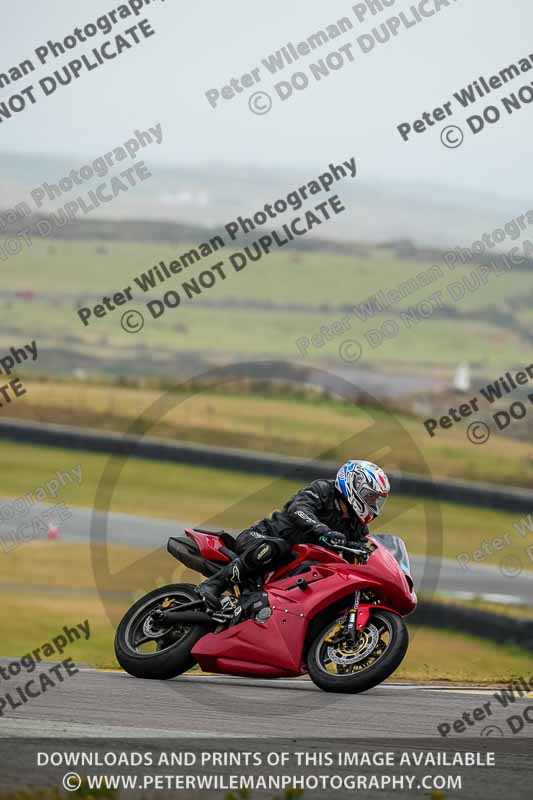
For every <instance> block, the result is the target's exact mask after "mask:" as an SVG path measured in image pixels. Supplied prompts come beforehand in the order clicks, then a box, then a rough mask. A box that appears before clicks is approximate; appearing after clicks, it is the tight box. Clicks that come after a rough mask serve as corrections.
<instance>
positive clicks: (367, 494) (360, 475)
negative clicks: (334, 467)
mask: <svg viewBox="0 0 533 800" xmlns="http://www.w3.org/2000/svg"><path fill="white" fill-rule="evenodd" d="M335 487H336V488H337V490H338V491H339V492H340V493H341V494H342V495H343V497H345V498H346V500H347V501H348V503H349V504H350V506H351V507H352V508H353V510H354V511H355V513H356V514H357V516H358V517H359V519H360V520H361V522H362V523H363V525H366V524H367V523H368V522H372V520H373V519H374V518H375V517H377V516H379V514H381V511H382V510H383V506H384V505H385V500H386V499H387V497H388V496H389V492H390V483H389V479H388V478H387V476H386V474H385V473H384V472H383V470H382V469H381V467H378V466H377V465H376V464H372V462H371V461H347V462H346V464H343V466H342V467H341V468H340V469H339V471H338V472H337V478H336V480H335Z"/></svg>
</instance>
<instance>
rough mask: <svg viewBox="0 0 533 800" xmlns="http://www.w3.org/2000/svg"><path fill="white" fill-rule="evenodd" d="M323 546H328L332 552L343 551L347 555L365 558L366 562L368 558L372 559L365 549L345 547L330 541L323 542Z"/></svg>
mask: <svg viewBox="0 0 533 800" xmlns="http://www.w3.org/2000/svg"><path fill="white" fill-rule="evenodd" d="M321 541H322V537H321ZM323 544H326V545H327V546H328V547H330V548H331V549H332V550H342V551H343V552H345V553H352V555H354V556H365V559H366V560H368V558H369V557H370V553H369V552H368V550H367V549H366V548H365V547H345V546H344V545H342V544H334V543H333V542H328V541H325V542H323Z"/></svg>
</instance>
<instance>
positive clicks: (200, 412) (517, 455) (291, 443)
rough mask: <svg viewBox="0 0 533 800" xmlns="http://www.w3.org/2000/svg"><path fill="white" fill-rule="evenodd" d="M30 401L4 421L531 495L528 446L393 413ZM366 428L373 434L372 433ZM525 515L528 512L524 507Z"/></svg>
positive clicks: (296, 404)
mask: <svg viewBox="0 0 533 800" xmlns="http://www.w3.org/2000/svg"><path fill="white" fill-rule="evenodd" d="M25 385H26V387H27V390H28V393H27V395H26V396H25V397H23V398H22V399H21V400H19V401H18V402H17V403H16V404H15V403H14V404H12V405H11V406H10V407H9V413H10V415H11V416H18V417H21V418H24V419H31V420H37V421H43V422H56V423H64V424H70V425H81V426H89V427H94V428H100V429H102V428H103V429H107V430H117V431H126V430H128V428H129V427H130V426H131V425H132V423H133V422H134V420H135V419H137V418H138V417H140V416H142V419H143V420H146V421H147V422H149V423H150V429H149V431H148V435H150V436H164V437H167V436H168V437H170V438H173V439H180V440H186V441H193V442H202V443H205V444H210V445H219V446H225V447H240V448H246V449H255V450H260V451H269V452H277V453H283V454H286V455H293V456H300V457H310V458H311V457H312V458H325V457H327V458H328V459H330V460H337V461H339V462H341V461H344V460H346V459H348V458H353V457H354V454H355V453H354V450H356V451H357V455H360V456H364V457H365V458H370V459H374V460H378V459H379V463H383V466H384V467H386V468H387V469H390V470H402V471H404V472H415V473H422V474H429V475H430V476H431V475H432V476H434V477H435V478H436V480H438V478H439V477H449V478H464V479H466V480H470V481H475V480H482V481H488V482H490V483H496V482H499V483H501V484H510V485H517V486H524V487H526V488H529V487H530V486H531V482H532V480H533V457H532V451H531V446H530V445H529V443H527V442H520V441H516V440H511V439H509V440H506V441H505V444H504V445H502V442H501V440H499V438H498V437H493V438H492V439H490V440H489V441H488V442H487V443H486V444H485V445H484V446H483V447H482V448H480V447H475V446H474V445H472V444H471V443H470V442H469V441H468V440H467V439H466V437H465V429H466V426H465V425H456V426H455V427H454V428H453V429H452V430H448V431H445V432H442V435H440V436H437V437H435V438H434V439H430V438H429V437H428V435H427V433H426V431H425V429H424V427H423V425H422V422H421V421H420V420H419V419H417V418H416V417H414V416H412V415H408V414H405V413H401V412H400V411H396V410H391V411H388V410H386V409H378V408H365V407H361V406H359V405H356V404H354V403H350V402H342V401H339V400H335V399H331V398H327V397H319V396H316V397H313V396H308V397H304V396H295V395H293V396H291V395H290V394H289V393H288V392H287V391H285V392H284V393H283V394H281V393H280V395H279V396H277V395H275V394H274V395H271V396H268V395H257V394H252V393H244V392H243V387H242V386H241V385H240V384H238V385H237V384H235V385H233V386H228V387H226V388H225V390H224V392H223V391H222V390H220V391H218V392H217V391H214V390H211V391H207V390H202V391H200V390H199V389H198V390H196V391H195V393H193V394H192V396H191V397H190V398H188V396H186V395H185V394H184V393H183V392H180V391H179V390H175V391H173V393H172V394H169V395H168V405H167V406H166V407H165V409H164V411H165V412H166V413H163V410H160V411H157V409H156V408H151V407H152V405H153V404H154V403H156V401H157V400H158V399H159V398H160V397H162V396H163V395H164V392H162V391H161V390H156V389H149V388H124V387H120V386H109V385H105V384H104V385H97V384H95V385H91V384H85V383H83V384H80V383H79V382H76V381H74V382H68V381H64V382H54V381H44V382H32V381H26V382H25ZM373 426H374V427H373ZM532 510H533V509H532Z"/></svg>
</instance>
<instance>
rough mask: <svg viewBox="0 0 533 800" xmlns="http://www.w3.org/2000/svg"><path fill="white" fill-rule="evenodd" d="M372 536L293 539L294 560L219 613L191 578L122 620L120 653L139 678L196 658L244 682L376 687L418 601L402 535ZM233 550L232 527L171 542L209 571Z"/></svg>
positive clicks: (226, 602) (165, 673)
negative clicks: (301, 680)
mask: <svg viewBox="0 0 533 800" xmlns="http://www.w3.org/2000/svg"><path fill="white" fill-rule="evenodd" d="M368 542H369V546H368V549H363V548H359V547H357V546H351V547H340V546H336V547H334V548H331V547H329V546H328V547H326V546H321V545H315V544H299V545H295V546H294V547H293V549H292V560H291V561H290V562H289V563H286V564H285V565H284V566H282V567H280V568H279V569H277V570H275V571H274V572H269V573H267V574H266V575H264V576H262V577H261V578H259V579H258V578H253V579H249V580H247V581H246V582H244V583H243V584H241V585H240V586H239V587H235V588H234V589H233V590H232V591H231V592H230V593H228V594H226V595H224V597H223V602H222V607H221V609H220V610H217V611H215V612H213V611H209V610H208V609H207V608H206V606H205V603H204V601H203V600H201V599H200V598H199V597H198V595H197V594H196V592H195V589H194V586H193V585H192V584H188V583H182V584H172V585H169V586H163V587H161V588H160V589H156V590H154V591H153V592H150V593H149V594H147V595H146V596H145V597H143V598H141V599H140V600H138V601H137V602H136V603H135V604H134V605H133V606H132V608H131V609H130V610H129V611H128V612H127V613H126V615H125V616H124V618H123V619H122V621H121V622H120V624H119V626H118V630H117V634H116V637H115V653H116V656H117V659H118V661H119V663H120V665H121V666H122V667H123V668H124V669H125V670H126V671H127V672H129V673H130V675H134V676H135V677H138V678H153V679H160V680H163V679H168V678H173V677H175V676H176V675H181V674H182V673H183V672H185V671H187V670H189V669H191V667H193V666H194V665H195V664H198V665H199V666H200V667H201V669H202V670H205V671H206V672H216V673H222V674H226V675H238V676H241V677H246V678H292V677H296V676H298V675H305V674H309V676H310V677H311V679H312V680H313V681H314V683H315V684H316V685H317V686H319V687H320V688H321V689H323V690H324V691H328V692H363V691H365V690H366V689H370V688H371V687H373V686H376V685H377V684H378V683H381V682H382V681H384V680H385V679H386V678H388V677H389V675H391V674H392V673H393V672H394V671H395V670H396V669H397V668H398V666H399V665H400V663H401V662H402V660H403V658H404V656H405V653H406V651H407V645H408V634H407V628H406V626H405V622H404V620H403V618H404V617H406V616H408V615H409V614H410V613H411V612H412V611H414V609H415V608H416V602H417V600H416V594H415V592H414V587H413V581H412V579H411V577H410V574H409V572H410V567H409V558H408V555H407V551H406V548H405V545H404V543H403V541H402V539H400V538H398V537H397V536H389V535H381V536H373V537H370V538H369V540H368ZM234 546H235V541H234V539H233V537H232V536H230V535H229V534H228V533H225V532H223V531H205V530H202V529H196V530H186V531H185V535H183V536H177V537H175V538H174V537H172V538H171V539H169V541H168V546H167V548H168V551H169V553H170V554H171V555H173V556H174V557H175V558H177V559H178V560H179V561H181V562H182V563H183V564H184V565H185V566H187V567H189V568H190V569H192V570H195V571H196V572H200V573H201V574H202V575H204V576H206V577H209V576H210V575H212V574H213V573H214V572H216V571H217V570H218V569H219V568H220V567H221V566H223V565H224V564H226V563H228V562H229V561H231V560H233V558H236V553H235V552H234V550H233V548H234ZM369 551H371V552H370V554H369Z"/></svg>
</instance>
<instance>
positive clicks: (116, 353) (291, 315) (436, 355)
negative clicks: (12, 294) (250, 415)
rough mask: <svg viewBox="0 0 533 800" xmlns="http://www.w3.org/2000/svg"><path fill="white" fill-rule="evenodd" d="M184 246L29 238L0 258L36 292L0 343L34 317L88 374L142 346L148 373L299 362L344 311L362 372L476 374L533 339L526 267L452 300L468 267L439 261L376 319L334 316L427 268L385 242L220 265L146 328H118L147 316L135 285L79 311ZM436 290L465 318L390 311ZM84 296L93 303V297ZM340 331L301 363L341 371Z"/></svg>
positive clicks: (10, 308)
mask: <svg viewBox="0 0 533 800" xmlns="http://www.w3.org/2000/svg"><path fill="white" fill-rule="evenodd" d="M191 247H193V245H191V244H188V243H181V244H180V245H179V246H170V245H163V244H157V243H142V244H141V243H139V244H125V243H118V242H111V243H105V244H103V245H102V244H101V243H99V242H90V243H87V242H66V241H61V240H58V241H53V242H51V243H46V242H44V241H39V240H37V241H35V243H34V244H33V246H32V247H31V248H29V249H28V248H26V249H24V250H23V251H22V252H21V254H20V255H19V256H18V257H15V258H11V259H9V260H7V261H6V262H5V263H4V264H3V265H2V269H3V273H4V276H5V280H6V285H8V286H9V287H10V289H11V290H15V291H25V290H26V291H27V290H31V291H33V292H35V293H36V297H35V299H33V300H31V301H30V300H21V299H15V300H9V301H4V303H3V307H2V308H1V311H2V319H3V323H4V325H3V333H2V336H1V337H0V346H1V345H11V344H13V340H14V337H15V338H17V337H18V338H20V339H23V340H24V341H26V339H27V337H28V326H27V319H28V316H30V317H31V319H32V326H31V337H32V338H37V339H38V340H39V343H40V345H41V347H42V348H45V347H46V349H47V350H50V351H52V350H59V351H63V350H65V348H66V349H67V350H68V351H72V352H75V353H76V354H77V356H78V359H77V360H78V362H79V360H80V359H79V356H86V357H87V359H90V358H94V359H97V360H98V361H99V362H101V363H100V365H99V366H98V367H96V369H104V368H105V367H104V364H105V360H106V359H108V360H109V359H113V364H114V369H115V370H118V371H121V370H120V364H121V360H122V362H124V363H122V371H126V370H125V363H126V362H128V361H131V359H134V358H141V357H142V356H143V349H144V350H145V349H146V348H147V347H148V346H149V348H150V359H147V364H146V365H145V367H146V369H147V371H150V363H152V364H157V361H158V359H161V360H162V361H163V362H164V364H165V365H166V366H167V367H168V364H169V363H170V362H173V363H175V364H176V368H177V369H179V356H180V354H190V353H193V354H196V355H197V356H199V357H202V358H206V359H209V360H210V361H212V360H216V358H217V357H225V358H228V357H236V356H240V357H243V356H244V357H248V358H252V357H262V358H265V357H270V358H283V359H289V360H299V359H300V358H301V353H300V352H299V350H298V347H297V344H296V342H297V340H299V339H301V338H302V337H308V338H309V339H310V338H311V337H312V336H313V335H314V334H315V333H319V331H320V328H321V326H324V325H326V326H328V325H331V324H332V323H334V322H336V321H338V320H340V319H342V318H347V319H348V322H347V325H348V326H349V328H348V332H347V334H346V335H349V336H353V337H355V338H358V339H360V340H361V341H362V342H363V344H364V345H365V350H364V355H363V358H362V360H361V362H360V365H361V366H364V367H373V366H379V367H386V366H388V365H394V367H395V368H397V367H398V366H399V365H401V364H409V365H410V366H412V367H420V366H425V367H427V366H430V365H432V366H439V367H441V368H450V367H455V366H456V365H457V363H458V361H459V360H467V361H469V362H471V363H472V364H473V365H475V366H476V368H478V369H485V370H486V369H489V368H490V369H492V368H494V369H499V368H502V369H503V368H505V369H507V368H508V367H509V366H510V365H512V364H515V363H516V364H518V365H521V364H522V363H526V362H527V361H528V359H529V349H530V344H529V338H528V337H527V336H526V335H525V334H524V331H523V330H522V329H520V327H518V326H517V324H515V323H518V322H520V321H521V320H522V318H521V316H520V315H524V314H526V315H527V312H528V306H529V304H530V298H531V297H532V296H533V276H532V275H531V274H530V273H528V272H525V271H520V272H519V271H515V272H512V273H511V272H510V273H506V274H504V275H502V276H499V277H496V276H493V277H491V278H490V280H488V282H487V284H486V285H485V286H481V288H480V289H479V290H478V291H475V292H467V293H466V295H465V297H464V299H462V300H461V301H459V302H456V303H454V302H453V301H452V300H451V299H450V297H449V292H448V289H447V287H448V285H449V284H450V283H456V282H459V283H460V282H461V281H462V280H463V279H464V278H468V276H469V275H470V273H471V272H472V270H474V269H475V267H473V266H472V265H465V266H458V267H456V268H455V269H454V270H453V271H450V270H448V268H447V267H446V266H445V265H444V264H440V265H439V266H441V268H442V270H443V278H442V279H439V280H438V281H437V282H435V283H432V284H431V285H429V286H427V287H425V288H421V289H419V290H417V291H416V292H414V293H412V294H410V295H409V296H408V297H406V298H404V299H403V300H402V301H401V302H400V303H398V305H397V306H394V307H393V308H392V309H390V310H388V311H385V312H384V313H382V314H380V315H379V316H376V317H375V318H374V319H370V320H367V321H366V322H362V321H360V320H359V319H358V318H357V316H355V315H354V314H353V313H351V314H350V313H348V312H346V311H342V310H341V307H342V306H349V307H352V306H353V305H354V304H358V303H361V302H363V301H364V300H365V299H366V298H367V297H369V296H371V295H372V294H374V293H375V292H378V291H379V290H381V289H384V290H385V289H394V288H396V287H397V286H399V285H400V284H401V283H402V282H405V281H407V280H408V279H409V278H412V277H413V276H416V275H417V274H419V273H421V272H426V271H427V270H428V269H429V267H430V266H431V264H425V263H423V262H422V261H410V260H408V259H405V260H404V259H398V258H397V257H396V256H395V255H394V254H393V253H392V252H391V251H388V250H386V249H376V250H370V251H369V252H370V255H369V257H362V256H361V255H355V254H354V255H339V254H334V253H332V252H323V253H313V252H309V253H306V252H296V251H292V252H284V251H281V252H279V253H275V254H272V255H270V256H269V257H268V258H263V259H262V260H261V261H259V262H255V263H250V264H249V265H248V266H247V267H246V268H245V269H243V270H242V271H240V272H238V273H236V272H235V271H234V270H233V268H232V267H231V265H227V269H226V272H227V278H226V280H222V279H219V280H218V282H217V283H215V285H214V286H213V288H211V289H209V290H207V291H205V292H203V293H202V295H201V296H200V297H195V299H194V300H186V299H184V301H183V302H182V304H181V305H180V306H179V307H178V308H177V309H174V310H168V311H167V312H166V314H165V315H164V316H162V317H161V318H160V319H157V320H154V319H152V318H151V317H150V316H149V314H147V316H146V325H145V328H144V330H143V332H142V333H140V334H138V335H136V336H133V335H128V334H126V333H124V331H123V330H122V329H121V327H120V317H121V314H122V312H123V310H125V309H128V308H137V309H139V310H141V311H143V312H144V311H145V308H144V306H145V302H146V300H147V299H148V295H144V294H143V293H142V292H141V290H140V289H136V290H135V291H134V301H133V302H132V303H130V304H129V305H127V306H124V307H123V309H118V310H117V311H115V312H114V313H111V314H109V315H108V316H107V317H105V318H103V319H99V320H95V321H94V322H93V323H92V324H91V325H90V326H89V327H83V325H82V324H81V322H80V321H79V319H78V317H77V315H76V309H77V308H78V307H79V306H80V305H81V304H85V303H88V304H94V303H95V302H97V299H96V298H97V297H100V298H101V297H102V296H103V295H106V294H108V295H109V294H113V293H114V292H116V291H120V290H121V289H123V288H124V287H125V286H128V285H132V286H134V283H133V279H134V277H135V276H136V275H138V274H139V272H141V271H146V270H147V269H148V268H150V267H151V266H153V265H154V264H157V263H158V262H159V261H160V260H166V261H167V262H168V261H170V260H172V258H175V257H176V256H177V255H181V254H183V253H185V252H187V251H188V250H190V249H191ZM228 255H229V253H226V251H220V252H219V253H217V254H216V255H214V256H213V257H211V258H207V259H205V260H204V261H201V262H199V263H198V264H196V265H195V266H192V267H189V268H188V269H187V270H185V271H184V272H183V273H182V276H176V277H173V278H171V279H170V280H168V281H167V282H165V283H164V284H161V285H160V287H159V288H157V289H156V290H154V291H153V292H151V294H150V296H151V297H161V295H162V294H163V293H164V292H166V291H167V290H168V289H179V284H180V283H181V282H183V280H190V279H192V278H194V277H197V276H198V274H199V273H200V272H201V271H202V270H203V269H206V268H207V267H209V266H210V265H211V264H214V263H216V262H217V261H218V260H219V259H220V258H222V259H225V260H227V259H228ZM332 275H335V279H334V280H332V278H331V276H332ZM436 291H442V292H443V298H442V302H443V303H444V304H445V305H447V306H449V307H451V308H452V309H453V310H454V311H455V312H458V313H459V314H460V315H461V316H460V317H459V318H458V319H448V318H443V317H440V316H438V315H436V314H433V315H432V316H430V317H429V318H427V319H423V318H422V317H420V319H421V320H422V321H421V322H420V323H419V324H415V325H413V326H411V327H410V328H409V329H408V327H407V326H406V325H405V324H404V323H403V322H402V321H401V320H399V318H398V317H397V316H395V312H397V311H398V310H399V309H401V308H404V309H406V308H408V307H409V306H414V305H416V304H418V303H420V302H422V301H424V300H426V299H427V298H428V297H429V296H430V295H431V294H432V293H433V292H436ZM89 295H91V296H94V299H93V300H90V299H89ZM199 300H200V301H202V300H205V301H210V302H217V303H220V302H222V301H232V300H234V301H238V302H240V303H246V302H247V303H249V304H250V305H249V306H248V307H247V308H232V307H228V306H223V307H220V306H217V307H216V308H207V307H205V306H201V305H200V304H199V302H198V301H199ZM265 301H269V302H271V303H274V304H275V305H276V306H279V308H267V309H262V308H254V307H253V306H252V304H253V303H254V302H259V303H261V302H265ZM288 302H290V303H296V304H298V305H300V306H303V309H301V310H291V309H289V308H287V307H286V306H287V303H288ZM496 310H497V311H498V312H499V313H500V314H502V313H505V314H507V315H508V319H507V321H506V322H505V323H502V322H501V318H500V320H496V317H495V311H496ZM474 312H476V314H477V313H478V312H486V314H487V315H488V316H486V317H484V318H478V317H477V316H475V317H474V316H472V314H473V313H474ZM387 319H393V320H396V321H397V322H398V324H399V326H400V330H399V334H398V335H397V336H396V337H395V338H393V339H392V340H388V341H385V342H384V343H383V345H382V346H380V347H377V348H375V349H374V348H372V347H371V346H370V345H369V344H368V343H367V342H366V340H365V335H366V334H368V332H369V330H371V329H373V328H375V327H376V325H377V324H381V323H383V322H384V321H385V320H387ZM509 320H514V321H513V322H510V321H509ZM526 320H527V317H526ZM342 338H343V337H342V336H341V337H335V336H334V337H333V338H332V340H331V341H326V342H325V343H324V344H323V346H321V347H318V346H316V347H311V349H310V350H309V352H308V355H307V356H305V358H304V360H305V361H306V362H308V363H313V362H314V363H316V362H318V361H320V362H321V363H324V362H328V361H329V362H331V364H332V365H338V366H343V363H342V362H340V361H339V356H338V347H339V343H340V341H341V340H342ZM144 355H146V352H144Z"/></svg>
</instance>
